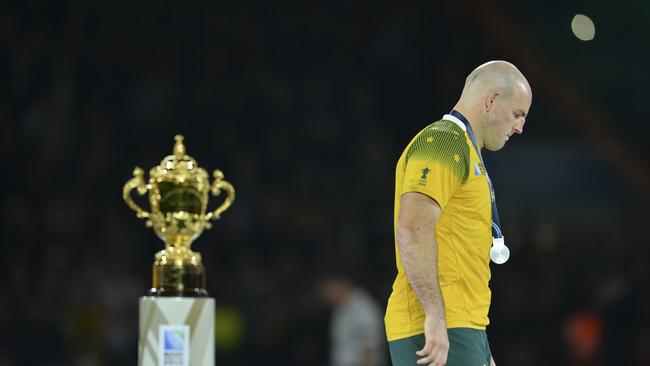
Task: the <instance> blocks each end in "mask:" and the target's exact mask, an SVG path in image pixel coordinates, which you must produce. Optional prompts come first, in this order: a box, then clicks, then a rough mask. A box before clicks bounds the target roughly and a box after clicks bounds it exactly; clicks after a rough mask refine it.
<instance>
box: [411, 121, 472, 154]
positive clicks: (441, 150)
mask: <svg viewBox="0 0 650 366" xmlns="http://www.w3.org/2000/svg"><path fill="white" fill-rule="evenodd" d="M459 153H460V154H462V155H464V156H469V145H468V143H467V140H466V139H465V131H464V130H463V129H462V128H460V127H459V126H458V125H457V124H455V123H454V122H452V121H448V120H445V119H440V120H437V121H435V122H433V123H431V124H430V125H428V126H427V127H425V128H424V129H422V130H421V131H420V132H419V133H418V134H417V135H416V136H415V138H413V141H412V142H411V144H410V145H409V147H408V149H407V154H406V155H407V159H408V157H410V156H412V155H421V154H424V155H430V156H441V155H442V156H444V155H447V154H452V155H455V154H459Z"/></svg>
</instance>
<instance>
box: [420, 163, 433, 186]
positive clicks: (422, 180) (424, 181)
mask: <svg viewBox="0 0 650 366" xmlns="http://www.w3.org/2000/svg"><path fill="white" fill-rule="evenodd" d="M430 172H431V169H429V167H425V168H424V169H422V176H421V177H420V181H419V182H418V184H419V185H421V186H423V185H426V184H427V175H428V174H429V173H430Z"/></svg>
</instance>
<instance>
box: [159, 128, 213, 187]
mask: <svg viewBox="0 0 650 366" xmlns="http://www.w3.org/2000/svg"><path fill="white" fill-rule="evenodd" d="M174 139H175V140H176V144H175V145H174V154H173V155H168V156H167V157H165V158H164V159H163V160H162V161H161V162H160V165H158V166H155V167H154V168H153V169H151V171H150V172H149V174H150V176H151V178H152V179H153V180H155V181H170V180H171V181H179V182H183V181H186V180H190V181H191V180H199V181H202V182H204V183H205V184H206V185H207V182H208V173H207V172H206V171H205V169H203V168H200V167H199V165H198V164H197V163H196V160H194V158H192V157H191V156H189V155H187V153H186V152H185V145H184V144H183V140H184V137H183V136H182V135H176V136H175V137H174Z"/></svg>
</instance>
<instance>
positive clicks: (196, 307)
mask: <svg viewBox="0 0 650 366" xmlns="http://www.w3.org/2000/svg"><path fill="white" fill-rule="evenodd" d="M214 313H215V304H214V299H213V298H211V297H203V298H191V297H152V296H143V297H141V298H140V333H139V338H138V366H168V365H178V366H189V365H192V366H214Z"/></svg>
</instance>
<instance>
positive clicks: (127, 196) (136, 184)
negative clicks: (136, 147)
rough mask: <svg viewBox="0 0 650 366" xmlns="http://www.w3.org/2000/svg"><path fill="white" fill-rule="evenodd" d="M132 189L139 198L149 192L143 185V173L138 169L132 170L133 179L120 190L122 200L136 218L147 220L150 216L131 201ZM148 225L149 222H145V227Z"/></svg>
mask: <svg viewBox="0 0 650 366" xmlns="http://www.w3.org/2000/svg"><path fill="white" fill-rule="evenodd" d="M134 188H137V190H138V194H139V195H140V196H142V195H144V194H145V193H147V191H148V190H149V188H148V187H147V185H146V184H145V183H144V172H143V171H142V169H140V168H138V167H136V168H135V169H134V170H133V178H131V179H129V181H128V182H126V184H125V185H124V189H123V190H122V198H124V202H126V204H127V205H128V206H129V207H131V209H132V210H133V211H135V213H136V215H137V216H138V218H140V219H148V218H149V216H150V215H151V214H150V213H149V212H147V211H145V210H143V209H142V208H141V207H140V206H138V205H137V204H136V203H135V202H134V201H133V199H131V191H132V190H133V189H134ZM150 225H151V221H147V226H150Z"/></svg>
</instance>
